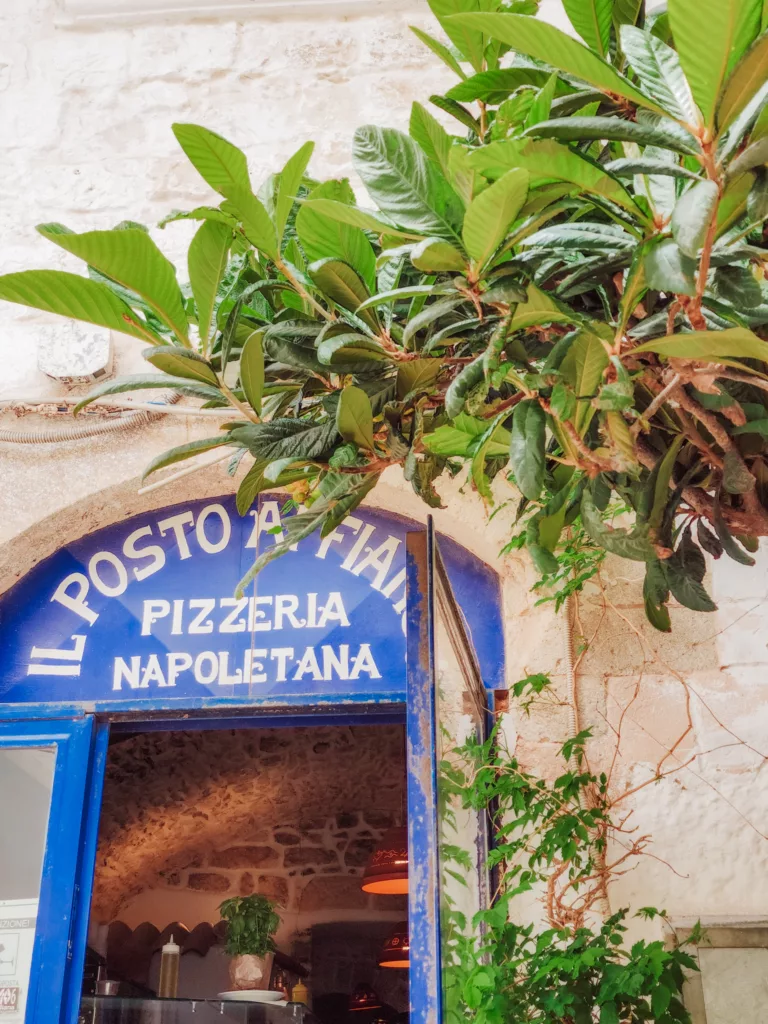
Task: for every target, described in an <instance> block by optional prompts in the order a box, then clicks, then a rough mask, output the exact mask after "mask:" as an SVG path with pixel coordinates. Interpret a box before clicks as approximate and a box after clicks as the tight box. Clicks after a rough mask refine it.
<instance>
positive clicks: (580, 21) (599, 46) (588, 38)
mask: <svg viewBox="0 0 768 1024" xmlns="http://www.w3.org/2000/svg"><path fill="white" fill-rule="evenodd" d="M563 7H564V8H565V13H566V14H567V15H568V20H569V21H570V23H571V24H572V25H573V27H574V28H575V29H576V31H577V32H578V33H579V35H580V36H581V38H582V39H583V40H584V42H585V43H586V44H587V46H589V47H590V48H591V49H593V50H596V51H597V52H598V53H599V54H600V56H601V57H605V56H607V54H608V48H609V46H610V42H611V21H612V15H613V0H563Z"/></svg>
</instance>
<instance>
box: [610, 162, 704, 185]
mask: <svg viewBox="0 0 768 1024" xmlns="http://www.w3.org/2000/svg"><path fill="white" fill-rule="evenodd" d="M605 169H606V170H607V171H610V172H611V174H615V175H616V177H618V178H632V177H634V176H635V175H636V174H661V175H666V176H667V177H671V178H687V179H688V180H689V181H701V176H700V175H698V174H696V172H695V171H689V170H688V168H687V167H681V166H680V164H672V163H664V162H663V161H662V160H647V159H645V157H622V158H621V159H620V160H610V161H609V162H608V163H607V164H605Z"/></svg>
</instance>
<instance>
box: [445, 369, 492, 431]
mask: <svg viewBox="0 0 768 1024" xmlns="http://www.w3.org/2000/svg"><path fill="white" fill-rule="evenodd" d="M484 376H485V370H484V367H483V357H482V356H478V357H477V359H475V360H474V361H473V362H471V363H468V364H467V365H466V366H465V367H464V368H463V370H461V372H460V373H458V374H457V375H456V376H455V377H454V378H453V380H452V381H451V383H450V385H449V387H448V390H447V391H446V393H445V413H446V416H448V418H449V419H451V420H452V419H455V418H456V417H457V416H458V415H459V414H460V413H461V412H463V410H464V402H465V400H466V398H467V395H468V394H469V393H470V391H471V390H472V388H474V387H475V386H476V385H477V384H479V383H480V382H481V381H482V380H483V378H484Z"/></svg>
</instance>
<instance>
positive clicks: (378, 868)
mask: <svg viewBox="0 0 768 1024" xmlns="http://www.w3.org/2000/svg"><path fill="white" fill-rule="evenodd" d="M363 891H364V892H376V893H382V894H384V895H391V896H395V895H398V894H401V893H405V892H408V829H407V828H391V829H389V831H388V832H386V833H385V834H384V835H383V836H382V839H381V842H380V843H379V845H378V846H377V847H376V849H375V850H374V851H373V853H372V854H371V857H370V860H369V861H368V864H367V866H366V868H365V872H364V874H363Z"/></svg>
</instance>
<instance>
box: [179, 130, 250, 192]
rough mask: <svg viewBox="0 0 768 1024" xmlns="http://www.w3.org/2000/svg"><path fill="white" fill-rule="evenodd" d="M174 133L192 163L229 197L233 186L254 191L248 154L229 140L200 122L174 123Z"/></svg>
mask: <svg viewBox="0 0 768 1024" xmlns="http://www.w3.org/2000/svg"><path fill="white" fill-rule="evenodd" d="M172 127H173V134H174V135H175V136H176V139H177V141H178V143H179V145H180V146H181V148H182V149H183V150H184V152H185V153H186V155H187V157H188V158H189V160H190V162H191V163H192V164H193V165H194V167H195V169H196V170H197V171H198V173H199V174H200V175H201V176H202V177H203V178H204V179H205V181H206V182H207V183H208V184H209V185H210V186H211V188H212V189H213V190H214V191H215V192H218V193H219V194H220V195H222V196H226V197H228V196H229V195H230V193H231V192H232V190H233V189H235V190H237V189H245V190H247V191H250V188H251V181H250V178H249V176H248V161H247V160H246V158H245V153H243V151H242V150H240V149H238V148H237V146H234V145H233V144H232V143H231V142H228V141H227V139H225V138H223V137H222V136H221V135H217V134H216V132H212V131H210V130H209V129H208V128H202V127H201V126H200V125H197V124H174V125H173V126H172Z"/></svg>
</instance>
